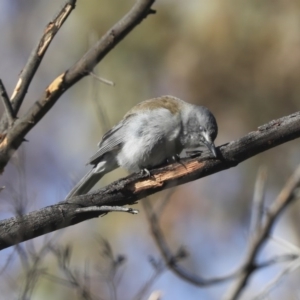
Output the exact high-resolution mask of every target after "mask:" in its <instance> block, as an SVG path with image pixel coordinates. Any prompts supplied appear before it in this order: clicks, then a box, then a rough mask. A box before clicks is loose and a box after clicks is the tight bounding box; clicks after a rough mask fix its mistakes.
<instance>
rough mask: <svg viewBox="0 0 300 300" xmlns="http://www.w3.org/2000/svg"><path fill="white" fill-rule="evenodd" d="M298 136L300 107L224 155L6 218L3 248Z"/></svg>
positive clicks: (1, 225)
mask: <svg viewBox="0 0 300 300" xmlns="http://www.w3.org/2000/svg"><path fill="white" fill-rule="evenodd" d="M298 137H300V112H297V113H294V114H292V115H289V116H286V117H283V118H280V119H277V120H274V121H271V122H269V123H268V124H265V125H263V126H261V127H259V128H258V130H256V131H253V132H250V133H249V134H247V135H246V136H244V137H242V138H241V139H239V140H237V141H233V142H230V143H228V144H226V145H223V146H221V147H219V148H218V159H215V158H209V156H207V155H206V156H202V157H201V156H198V157H195V158H192V159H191V158H189V159H183V160H182V161H181V163H175V164H172V165H169V166H166V167H164V168H160V169H156V170H152V171H151V174H152V176H151V177H150V178H149V177H148V176H147V175H142V174H133V175H131V176H129V177H127V178H124V179H121V180H119V181H116V182H114V183H112V184H110V185H108V186H106V187H104V188H102V189H100V190H98V191H96V192H94V193H90V194H87V195H82V196H78V197H74V198H71V199H69V200H68V202H61V203H58V204H56V205H52V206H48V207H46V208H43V209H41V210H38V211H34V212H32V213H29V214H27V215H24V216H23V217H14V218H10V219H7V220H3V221H1V222H0V249H4V248H7V247H9V246H12V245H15V244H16V243H18V242H22V241H26V240H29V239H32V238H35V237H37V236H40V235H43V234H45V233H48V232H52V231H55V230H57V229H61V228H64V227H67V226H70V225H74V224H77V223H79V222H82V221H85V220H88V219H91V218H95V217H98V216H100V215H102V214H103V213H99V212H87V213H82V212H81V213H78V212H77V211H76V210H77V209H78V208H80V207H89V206H103V205H107V206H116V205H117V206H122V205H127V204H129V205H130V204H134V203H135V202H136V201H137V200H140V199H142V198H143V197H145V196H148V195H152V194H154V193H156V192H159V191H161V190H164V189H167V188H170V187H172V186H175V185H180V184H184V183H186V182H189V181H192V180H196V179H199V178H202V177H205V176H208V175H211V174H213V173H216V172H219V171H222V170H226V169H229V168H231V167H234V166H236V165H238V164H239V163H241V162H242V161H244V160H246V159H248V158H250V157H252V156H255V155H257V154H258V153H260V152H263V151H266V150H268V149H271V148H274V147H276V146H278V145H280V144H283V143H285V142H288V141H290V140H293V139H295V138H298Z"/></svg>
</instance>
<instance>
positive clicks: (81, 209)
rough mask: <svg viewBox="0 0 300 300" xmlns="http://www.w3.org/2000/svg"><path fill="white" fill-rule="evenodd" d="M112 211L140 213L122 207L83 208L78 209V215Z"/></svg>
mask: <svg viewBox="0 0 300 300" xmlns="http://www.w3.org/2000/svg"><path fill="white" fill-rule="evenodd" d="M112 211H120V212H127V213H130V214H133V215H136V214H138V213H139V211H138V210H137V209H133V208H131V207H122V206H100V207H99V206H89V207H81V208H77V209H76V212H77V213H86V212H112Z"/></svg>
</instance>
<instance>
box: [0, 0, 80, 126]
mask: <svg viewBox="0 0 300 300" xmlns="http://www.w3.org/2000/svg"><path fill="white" fill-rule="evenodd" d="M75 3H76V0H68V1H67V2H66V3H65V5H64V6H63V8H62V9H61V10H60V11H59V13H58V14H57V15H56V16H55V17H54V18H53V21H51V22H50V23H49V24H48V25H47V26H46V28H45V30H44V33H43V36H42V37H41V39H40V40H39V42H38V44H37V45H36V47H35V48H34V49H33V50H32V52H31V54H30V57H29V58H28V61H27V63H26V65H25V66H24V68H23V70H22V71H21V74H20V77H19V80H18V82H17V85H16V87H15V89H14V91H13V94H12V96H11V103H12V107H13V109H14V112H15V115H17V113H18V111H19V109H20V107H21V104H22V103H23V100H24V98H25V95H26V93H27V90H28V87H29V85H30V83H31V81H32V78H33V76H34V75H35V73H36V71H37V69H38V67H39V65H40V63H41V61H42V59H43V57H44V55H45V53H46V51H47V49H48V47H49V45H50V43H51V42H52V40H53V39H54V37H55V35H56V33H57V32H58V30H59V29H60V28H61V26H62V25H63V23H64V22H65V21H66V19H67V18H68V16H69V15H70V13H71V12H72V10H73V9H74V8H75ZM6 121H7V119H6V117H4V118H2V120H1V126H0V127H1V128H0V129H1V131H3V130H4V129H5V128H6V125H7V123H6Z"/></svg>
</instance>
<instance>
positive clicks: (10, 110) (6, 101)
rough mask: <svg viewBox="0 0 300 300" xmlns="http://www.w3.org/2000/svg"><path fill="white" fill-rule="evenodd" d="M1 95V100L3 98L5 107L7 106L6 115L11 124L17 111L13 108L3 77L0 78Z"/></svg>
mask: <svg viewBox="0 0 300 300" xmlns="http://www.w3.org/2000/svg"><path fill="white" fill-rule="evenodd" d="M0 97H1V100H2V102H3V105H4V108H5V112H6V116H7V119H8V124H9V126H11V125H12V124H13V122H14V120H15V113H14V110H13V108H12V105H11V102H10V100H9V97H8V95H7V92H6V89H5V86H4V84H3V82H2V80H1V79H0Z"/></svg>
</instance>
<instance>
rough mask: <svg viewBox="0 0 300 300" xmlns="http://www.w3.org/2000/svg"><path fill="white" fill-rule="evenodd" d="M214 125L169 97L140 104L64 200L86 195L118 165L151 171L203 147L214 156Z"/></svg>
mask: <svg viewBox="0 0 300 300" xmlns="http://www.w3.org/2000/svg"><path fill="white" fill-rule="evenodd" d="M217 133H218V126H217V122H216V120H215V117H214V116H213V114H212V113H211V112H210V111H209V110H208V109H207V108H205V107H203V106H197V105H192V104H189V103H187V102H185V101H183V100H180V99H178V98H175V97H172V96H162V97H159V98H155V99H150V100H146V101H143V102H141V103H139V104H137V105H136V106H135V107H133V108H132V109H131V110H130V111H129V112H128V113H127V114H126V115H125V116H124V118H123V119H122V120H121V121H120V122H119V123H118V124H117V125H116V126H114V127H113V128H112V129H111V130H109V131H108V132H107V133H106V134H105V135H104V136H103V138H102V140H101V142H100V143H99V144H98V146H99V150H98V151H97V152H96V154H95V155H94V156H92V157H91V158H90V160H89V164H91V165H93V166H94V167H93V169H92V170H91V171H89V172H88V173H87V174H86V175H85V176H84V177H83V178H82V179H81V180H80V181H79V182H78V184H77V185H76V186H75V187H74V188H73V189H72V190H71V192H70V193H69V194H68V195H67V198H66V199H69V198H71V197H73V196H76V195H81V194H85V193H87V192H88V191H89V190H90V189H91V188H92V187H93V186H94V185H95V184H96V183H97V182H98V181H99V180H100V179H101V178H102V177H103V176H104V175H105V174H106V173H108V172H111V171H112V170H114V169H116V168H118V167H119V166H121V167H123V168H125V169H127V170H129V171H130V172H137V171H139V170H142V169H151V168H153V167H155V166H158V165H160V164H162V163H164V162H165V161H166V160H167V159H168V158H171V157H173V156H175V155H179V154H180V153H181V151H182V150H183V149H187V148H196V147H200V146H206V147H207V148H208V149H209V150H210V151H211V152H212V153H213V155H214V156H216V151H215V146H214V143H213V141H214V140H215V138H216V136H217Z"/></svg>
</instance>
